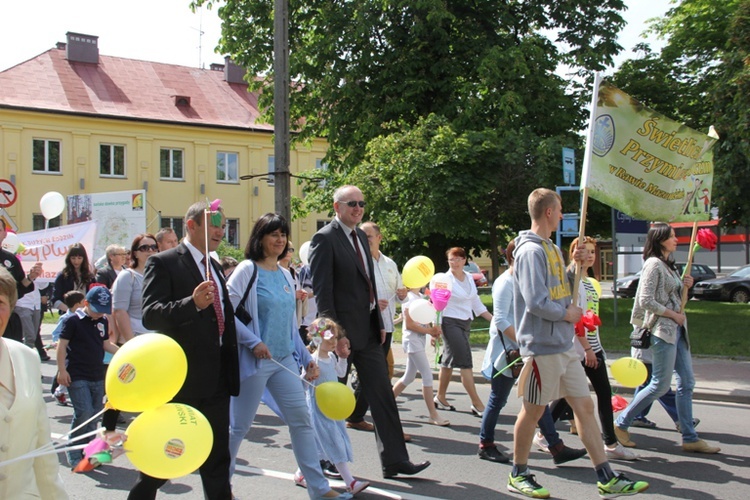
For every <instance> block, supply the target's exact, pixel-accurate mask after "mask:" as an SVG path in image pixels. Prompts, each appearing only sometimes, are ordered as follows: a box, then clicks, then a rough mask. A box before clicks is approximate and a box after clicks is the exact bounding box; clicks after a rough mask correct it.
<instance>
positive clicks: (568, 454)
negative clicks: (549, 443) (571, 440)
mask: <svg viewBox="0 0 750 500" xmlns="http://www.w3.org/2000/svg"><path fill="white" fill-rule="evenodd" d="M584 456H586V449H585V448H583V449H580V450H577V449H575V448H568V447H567V446H564V447H563V449H562V450H561V451H560V452H559V453H555V454H553V455H552V461H553V462H555V465H561V464H564V463H566V462H571V461H573V460H578V459H579V458H581V457H584Z"/></svg>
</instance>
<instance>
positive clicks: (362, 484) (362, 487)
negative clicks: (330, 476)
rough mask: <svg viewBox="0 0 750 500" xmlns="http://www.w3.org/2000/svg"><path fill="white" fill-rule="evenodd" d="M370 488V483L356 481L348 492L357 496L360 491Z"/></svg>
mask: <svg viewBox="0 0 750 500" xmlns="http://www.w3.org/2000/svg"><path fill="white" fill-rule="evenodd" d="M368 486H370V481H357V480H356V479H355V480H354V481H352V484H350V485H349V487H348V488H347V489H346V491H348V492H349V493H351V494H352V495H356V494H357V493H359V492H360V491H363V490H365V489H367V487H368Z"/></svg>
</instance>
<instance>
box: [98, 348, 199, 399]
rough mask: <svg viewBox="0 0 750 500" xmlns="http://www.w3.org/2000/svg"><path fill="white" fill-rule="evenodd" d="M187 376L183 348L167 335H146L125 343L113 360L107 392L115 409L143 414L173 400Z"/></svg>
mask: <svg viewBox="0 0 750 500" xmlns="http://www.w3.org/2000/svg"><path fill="white" fill-rule="evenodd" d="M186 376H187V358H186V357H185V352H184V351H183V350H182V347H180V345H179V344H178V343H177V342H175V341H174V339H172V338H170V337H167V336H166V335H162V334H160V333H146V334H143V335H138V336H137V337H135V338H133V339H132V340H130V341H128V342H126V343H125V345H123V346H122V347H121V348H120V350H118V351H117V352H116V353H115V355H114V356H113V357H112V360H111V361H110V363H109V368H108V369H107V376H106V379H105V389H106V392H107V398H108V399H109V402H110V404H111V405H112V406H113V407H114V408H117V409H118V410H123V411H131V412H141V411H146V410H150V409H152V408H156V407H157V406H161V405H163V404H164V403H166V402H167V401H169V400H171V399H172V398H173V397H174V396H175V394H177V392H178V391H179V390H180V388H181V387H182V384H183V383H184V382H185V377H186Z"/></svg>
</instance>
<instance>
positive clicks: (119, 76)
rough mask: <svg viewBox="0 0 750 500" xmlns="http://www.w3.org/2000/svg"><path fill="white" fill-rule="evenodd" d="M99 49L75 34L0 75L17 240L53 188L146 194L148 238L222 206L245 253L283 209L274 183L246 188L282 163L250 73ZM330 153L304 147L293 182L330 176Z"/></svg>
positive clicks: (4, 171)
mask: <svg viewBox="0 0 750 500" xmlns="http://www.w3.org/2000/svg"><path fill="white" fill-rule="evenodd" d="M97 44H98V37H96V36H90V35H82V34H77V33H68V34H67V43H58V45H57V47H55V48H53V49H51V50H49V51H47V52H44V53H43V54H40V55H39V56H37V57H35V58H33V59H30V60H28V61H26V62H22V63H20V64H18V65H17V66H14V67H12V68H10V69H7V70H6V71H3V72H2V73H0V159H1V160H0V178H2V179H6V180H9V181H11V182H12V184H14V185H15V187H16V188H17V190H18V193H19V194H18V199H17V201H16V202H15V203H14V204H13V205H12V206H10V207H8V208H6V211H7V213H8V215H9V216H10V217H11V218H12V220H13V221H15V223H16V224H17V225H18V228H19V231H20V232H26V231H31V230H34V229H40V228H41V227H42V226H43V223H44V219H43V217H42V215H41V211H40V209H39V200H40V198H41V197H42V195H43V194H44V193H46V192H48V191H58V192H60V193H62V194H63V195H66V196H67V195H75V194H87V193H103V192H113V191H127V190H139V189H144V190H145V191H146V199H147V207H146V208H147V210H146V220H147V224H148V227H147V230H148V231H150V232H156V231H158V229H159V228H160V227H167V226H172V227H174V228H175V230H176V231H178V233H179V234H181V233H182V218H183V217H184V214H185V211H186V209H187V207H188V206H189V205H190V204H192V203H193V202H195V201H199V200H203V199H205V198H208V199H210V200H212V199H214V198H221V199H222V200H223V203H222V204H223V206H224V209H225V213H226V215H227V221H228V228H227V236H228V237H229V238H230V242H231V243H233V244H235V245H239V246H240V248H243V247H244V244H245V242H246V241H247V238H248V236H249V234H250V229H251V228H252V225H253V224H254V222H255V220H257V218H258V217H259V216H260V215H262V214H264V213H266V212H271V211H274V188H273V180H272V179H273V177H269V178H263V179H262V180H261V179H258V178H256V179H253V180H247V181H243V180H240V177H241V176H243V175H253V174H263V173H265V172H268V171H269V170H273V164H274V146H273V126H272V125H271V124H267V123H259V122H258V117H259V114H260V113H259V111H258V108H257V96H256V95H254V94H251V93H248V92H247V84H246V83H245V82H244V81H243V76H244V74H245V71H244V70H243V69H242V68H240V67H238V66H236V65H234V64H232V63H231V62H230V61H228V60H227V61H226V64H225V65H212V66H211V68H210V69H208V70H206V69H197V68H191V67H186V66H176V65H169V64H161V63H154V62H148V61H138V60H133V59H124V58H119V57H112V56H103V55H99V50H98V45H97ZM326 151H327V143H326V142H325V141H324V140H322V139H317V140H315V141H313V142H312V144H311V145H309V146H297V147H296V149H293V150H292V152H291V155H290V167H289V169H290V171H291V173H292V174H294V173H298V172H301V171H305V170H309V169H313V168H322V163H321V162H322V159H323V157H324V156H325V154H326ZM291 189H292V194H293V195H296V196H301V189H300V187H299V186H297V185H296V183H294V182H292V187H291ZM64 218H65V217H64V216H63V219H64ZM327 219H328V218H327V216H326V215H323V214H320V215H317V216H316V215H313V216H310V217H309V218H307V219H300V220H296V221H294V222H293V223H292V234H291V238H292V239H293V240H294V241H295V242H297V243H298V244H301V243H302V242H304V241H307V240H309V239H310V238H311V237H312V235H313V234H314V233H315V231H316V230H317V228H318V227H319V225H321V224H322V223H323V222H325V221H327ZM66 222H67V221H66V220H62V221H53V224H54V225H56V223H63V224H64V223H66ZM129 243H130V242H129V241H127V242H123V244H129Z"/></svg>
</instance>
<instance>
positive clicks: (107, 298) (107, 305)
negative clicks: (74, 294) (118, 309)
mask: <svg viewBox="0 0 750 500" xmlns="http://www.w3.org/2000/svg"><path fill="white" fill-rule="evenodd" d="M86 301H87V302H88V303H89V307H90V308H91V309H93V310H94V312H97V313H99V314H112V294H111V293H109V289H108V288H107V287H106V286H97V287H94V288H92V289H91V290H89V291H88V293H87V294H86Z"/></svg>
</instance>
